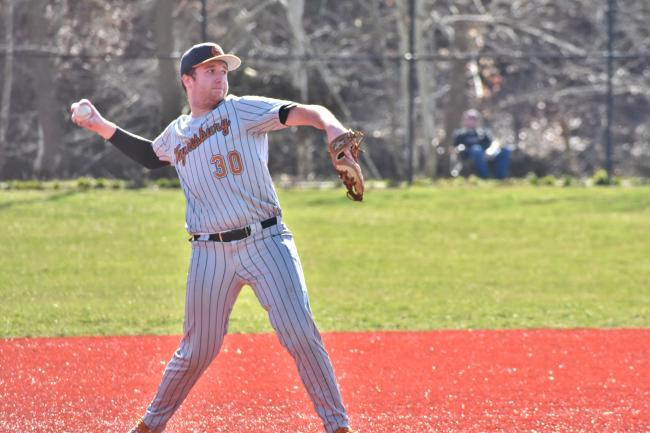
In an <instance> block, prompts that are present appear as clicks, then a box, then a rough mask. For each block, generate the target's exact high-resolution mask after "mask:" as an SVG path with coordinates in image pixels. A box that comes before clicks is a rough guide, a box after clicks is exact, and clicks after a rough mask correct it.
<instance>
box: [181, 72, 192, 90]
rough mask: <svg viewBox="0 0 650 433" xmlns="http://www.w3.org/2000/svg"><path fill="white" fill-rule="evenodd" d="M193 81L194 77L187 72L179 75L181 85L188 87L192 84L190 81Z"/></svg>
mask: <svg viewBox="0 0 650 433" xmlns="http://www.w3.org/2000/svg"><path fill="white" fill-rule="evenodd" d="M193 81H194V77H192V76H191V75H189V74H183V75H181V82H182V83H183V86H184V87H185V88H188V87H190V86H191V85H192V84H190V83H191V82H193Z"/></svg>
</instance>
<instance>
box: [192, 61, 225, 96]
mask: <svg viewBox="0 0 650 433" xmlns="http://www.w3.org/2000/svg"><path fill="white" fill-rule="evenodd" d="M193 81H194V83H193V86H192V87H193V89H192V90H193V91H192V94H193V96H194V98H195V100H196V102H197V103H198V104H199V105H201V106H203V107H214V106H215V105H217V104H218V103H219V102H220V101H221V100H222V99H223V98H225V97H226V95H227V94H228V68H227V66H226V64H225V63H224V62H221V61H218V60H217V61H214V62H210V63H206V64H205V65H201V66H198V67H197V68H196V74H195V78H194V80H193Z"/></svg>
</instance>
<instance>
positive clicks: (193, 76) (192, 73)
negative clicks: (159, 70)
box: [181, 68, 196, 95]
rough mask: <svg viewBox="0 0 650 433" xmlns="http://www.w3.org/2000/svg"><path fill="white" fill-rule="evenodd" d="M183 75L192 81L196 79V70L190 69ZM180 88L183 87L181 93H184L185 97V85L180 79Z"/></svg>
mask: <svg viewBox="0 0 650 433" xmlns="http://www.w3.org/2000/svg"><path fill="white" fill-rule="evenodd" d="M184 75H189V76H190V77H192V79H195V78H196V69H194V68H192V69H190V70H189V71H188V72H187V74H184ZM181 77H182V76H181ZM181 86H183V91H185V94H186V95H187V89H186V88H185V84H184V83H183V80H182V79H181Z"/></svg>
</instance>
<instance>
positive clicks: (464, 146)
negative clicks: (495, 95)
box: [454, 110, 512, 179]
mask: <svg viewBox="0 0 650 433" xmlns="http://www.w3.org/2000/svg"><path fill="white" fill-rule="evenodd" d="M480 123H481V114H480V113H479V112H478V111H477V110H468V111H466V112H465V114H463V128H461V129H457V130H456V131H454V146H455V147H456V150H457V151H458V153H459V154H460V157H461V158H462V159H471V160H472V162H473V163H474V169H475V170H476V174H478V176H479V177H481V178H483V179H487V178H488V177H490V171H491V170H490V168H493V170H494V177H495V178H496V179H505V178H506V177H508V170H509V168H510V156H511V154H512V150H511V149H510V148H508V147H501V145H500V144H499V143H498V141H496V140H492V136H491V135H490V132H489V131H487V130H485V129H483V128H480V127H479V126H480ZM488 162H490V164H489V165H490V166H488Z"/></svg>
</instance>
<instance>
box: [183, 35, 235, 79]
mask: <svg viewBox="0 0 650 433" xmlns="http://www.w3.org/2000/svg"><path fill="white" fill-rule="evenodd" d="M211 60H221V61H222V62H225V63H226V65H228V70H229V71H234V70H235V69H237V68H238V67H239V65H241V59H240V58H239V57H237V56H235V55H234V54H224V53H223V49H222V48H221V47H220V46H219V45H217V44H215V43H214V42H204V43H202V44H196V45H194V46H193V47H192V48H190V49H189V50H187V51H185V53H183V57H181V70H180V72H181V75H183V74H187V73H189V72H190V71H191V70H192V69H193V68H195V67H196V66H198V65H202V64H203V63H207V62H209V61H211Z"/></svg>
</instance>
